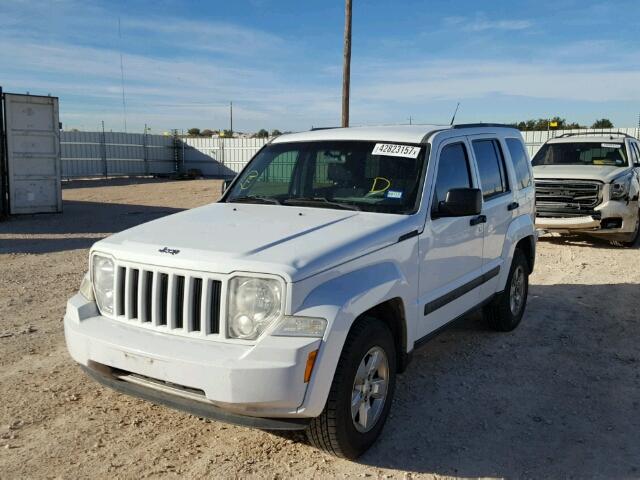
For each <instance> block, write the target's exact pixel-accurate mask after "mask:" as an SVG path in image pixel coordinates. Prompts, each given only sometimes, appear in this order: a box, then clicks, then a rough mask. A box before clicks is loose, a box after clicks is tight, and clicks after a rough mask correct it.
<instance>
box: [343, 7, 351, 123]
mask: <svg viewBox="0 0 640 480" xmlns="http://www.w3.org/2000/svg"><path fill="white" fill-rule="evenodd" d="M345 2H346V3H345V9H344V58H343V63H342V126H343V127H348V126H349V87H350V83H351V10H352V9H351V0H345Z"/></svg>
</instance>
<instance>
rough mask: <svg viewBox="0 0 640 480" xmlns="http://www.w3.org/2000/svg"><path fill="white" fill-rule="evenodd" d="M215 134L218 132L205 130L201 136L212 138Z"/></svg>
mask: <svg viewBox="0 0 640 480" xmlns="http://www.w3.org/2000/svg"><path fill="white" fill-rule="evenodd" d="M215 134H216V132H214V131H213V130H209V129H208V128H205V129H204V130H202V132H200V135H202V136H203V137H210V136H212V135H215Z"/></svg>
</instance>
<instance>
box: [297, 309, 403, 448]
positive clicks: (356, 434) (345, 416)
mask: <svg viewBox="0 0 640 480" xmlns="http://www.w3.org/2000/svg"><path fill="white" fill-rule="evenodd" d="M395 381H396V350H395V343H394V341H393V336H392V334H391V332H390V330H389V328H388V327H387V326H386V325H385V324H384V323H383V322H382V321H380V320H378V319H375V318H362V319H360V320H359V321H358V322H357V323H356V324H355V325H354V327H353V328H352V329H351V331H350V332H349V335H348V337H347V340H346V342H345V345H344V348H343V350H342V354H341V355H340V360H339V362H338V367H337V368H336V373H335V376H334V379H333V383H332V385H331V391H330V392H329V398H328V399H327V404H326V405H325V408H324V410H323V412H322V413H321V414H320V416H319V417H316V418H314V419H313V420H312V421H311V424H310V425H309V427H308V428H307V438H308V439H309V442H310V443H311V444H312V445H313V446H315V447H316V448H318V449H320V450H324V451H325V452H327V453H330V454H332V455H335V456H338V457H343V458H349V459H354V458H357V457H359V456H360V455H362V453H364V452H365V451H366V450H367V449H368V448H369V447H370V446H371V445H372V444H373V443H374V442H375V441H376V439H377V438H378V436H379V435H380V432H381V431H382V427H383V426H384V423H385V421H386V419H387V416H388V414H389V409H390V408H391V401H392V399H393V393H394V391H395Z"/></svg>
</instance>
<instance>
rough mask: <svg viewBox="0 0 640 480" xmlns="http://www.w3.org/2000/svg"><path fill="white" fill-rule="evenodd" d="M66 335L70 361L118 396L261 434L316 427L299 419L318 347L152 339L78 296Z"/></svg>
mask: <svg viewBox="0 0 640 480" xmlns="http://www.w3.org/2000/svg"><path fill="white" fill-rule="evenodd" d="M64 329H65V337H66V342H67V348H68V350H69V353H70V354H71V357H72V358H73V359H74V360H75V361H76V362H78V363H79V364H80V365H81V366H82V367H83V368H84V369H85V371H87V373H89V374H90V375H91V376H92V377H93V378H94V379H96V380H98V381H100V382H101V383H103V384H105V385H107V386H109V387H111V388H114V389H115V390H118V391H121V392H124V393H127V394H131V395H134V396H138V397H141V398H145V399H147V400H150V401H152V402H155V403H160V404H164V405H167V406H170V407H173V408H177V409H180V410H186V411H188V412H190V413H193V414H194V415H198V416H203V417H209V418H214V419H217V420H221V421H226V422H230V423H238V424H243V425H248V426H253V427H258V428H265V429H300V428H304V427H305V425H306V423H307V422H308V420H309V419H310V418H309V417H305V415H304V413H301V410H304V409H303V408H301V407H302V405H303V402H304V399H305V393H306V390H307V384H306V383H304V372H305V366H306V360H307V357H308V355H309V353H310V352H312V351H314V350H317V349H319V348H320V345H321V340H320V339H316V338H300V337H271V336H265V337H263V338H262V339H260V340H259V341H257V342H256V343H255V344H253V345H247V344H238V343H234V342H223V341H211V340H207V339H194V338H190V337H181V336H179V335H173V334H165V333H160V332H154V331H149V330H146V329H142V328H138V327H136V326H135V325H128V324H124V323H123V322H120V321H116V320H112V319H109V318H107V317H104V316H101V315H100V314H99V312H98V311H97V309H96V307H95V304H94V303H93V302H89V301H87V300H86V299H85V298H84V297H83V296H82V295H80V294H78V295H75V296H74V297H72V298H71V299H70V300H69V302H68V303H67V312H66V314H65V317H64ZM316 367H317V366H316Z"/></svg>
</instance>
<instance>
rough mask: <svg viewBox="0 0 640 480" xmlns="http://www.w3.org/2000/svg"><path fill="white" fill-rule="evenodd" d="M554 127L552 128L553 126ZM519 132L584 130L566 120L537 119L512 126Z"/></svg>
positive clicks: (580, 126)
mask: <svg viewBox="0 0 640 480" xmlns="http://www.w3.org/2000/svg"><path fill="white" fill-rule="evenodd" d="M554 124H555V126H552V125H554ZM513 125H514V126H515V127H517V128H518V129H519V130H522V131H527V130H547V129H550V130H568V129H577V128H585V127H583V126H582V125H580V124H579V123H576V122H571V123H569V122H567V120H566V119H564V118H560V117H553V118H538V119H537V120H535V119H531V120H524V121H522V122H517V123H515V124H513Z"/></svg>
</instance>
